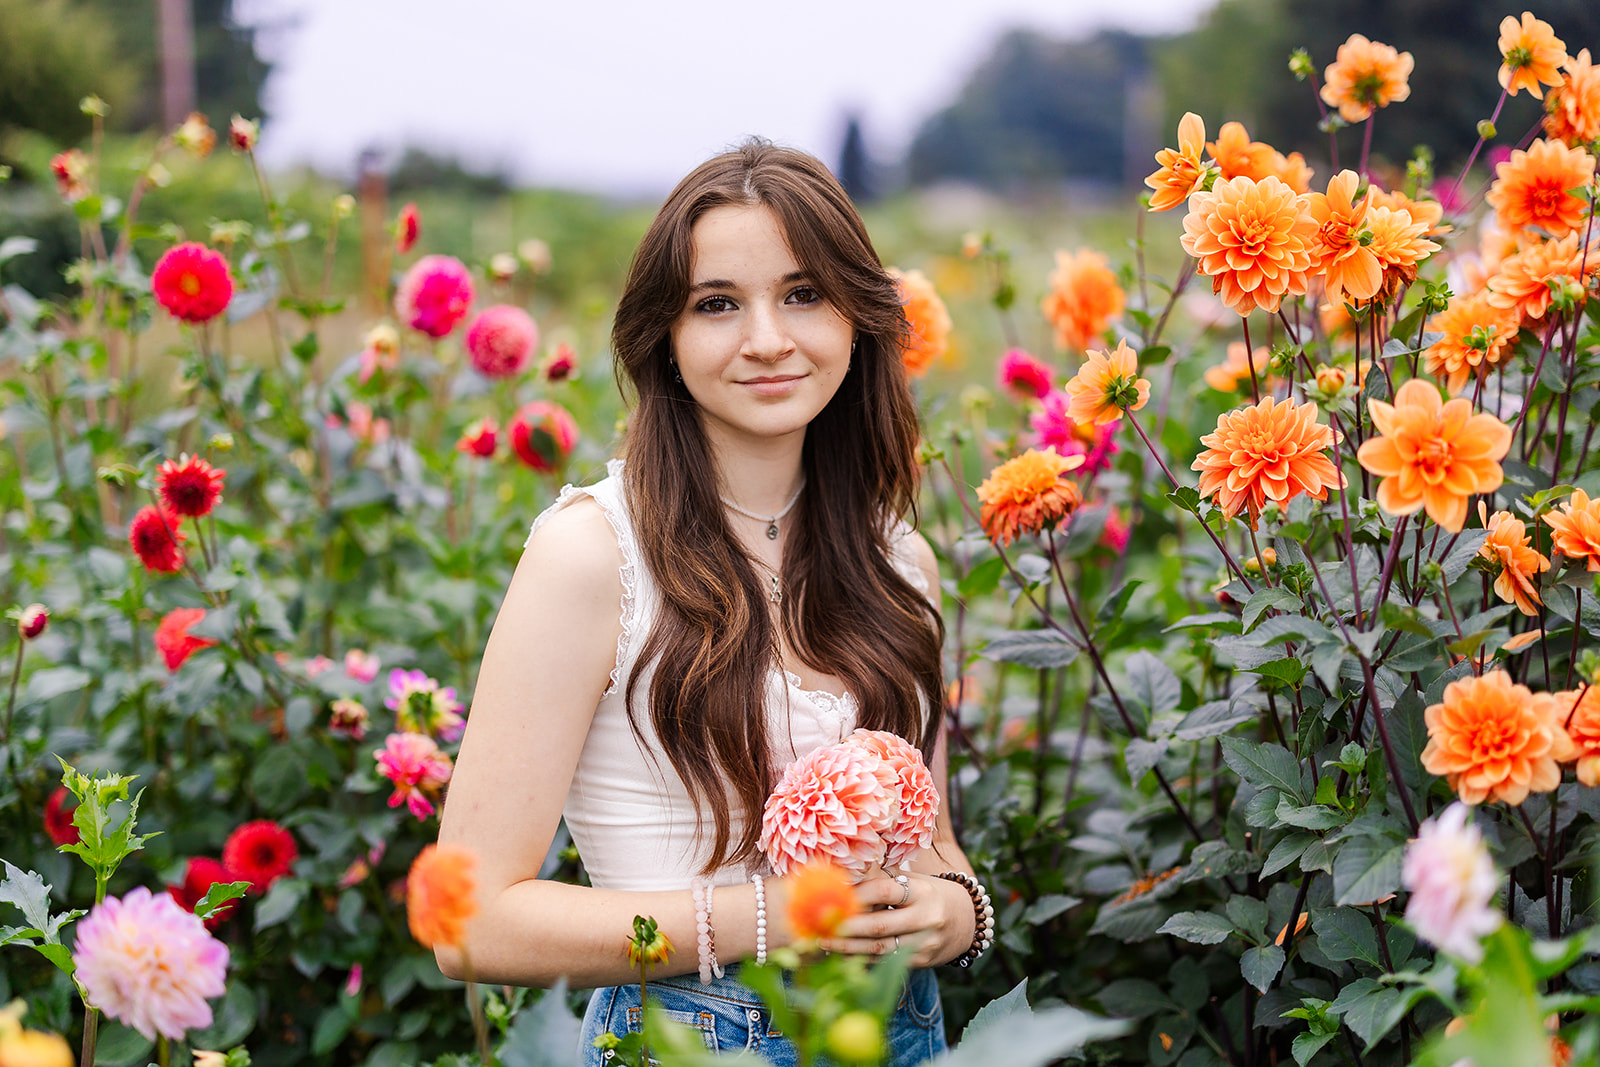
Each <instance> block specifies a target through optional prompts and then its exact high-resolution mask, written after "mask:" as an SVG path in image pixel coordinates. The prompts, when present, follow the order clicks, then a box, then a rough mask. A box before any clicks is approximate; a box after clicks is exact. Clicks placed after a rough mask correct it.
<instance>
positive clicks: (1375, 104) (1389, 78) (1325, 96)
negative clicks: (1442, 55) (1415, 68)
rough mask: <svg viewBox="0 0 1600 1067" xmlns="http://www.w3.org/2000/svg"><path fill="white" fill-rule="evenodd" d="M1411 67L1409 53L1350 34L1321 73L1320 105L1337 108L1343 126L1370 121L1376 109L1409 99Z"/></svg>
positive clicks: (1356, 34) (1411, 61)
mask: <svg viewBox="0 0 1600 1067" xmlns="http://www.w3.org/2000/svg"><path fill="white" fill-rule="evenodd" d="M1412 65H1413V60H1412V58H1411V53H1410V52H1397V51H1395V50H1394V49H1393V48H1392V47H1390V46H1389V45H1386V44H1382V43H1380V42H1378V41H1369V40H1367V39H1366V38H1365V37H1363V36H1361V34H1359V33H1352V34H1351V35H1350V37H1349V39H1348V40H1346V41H1345V43H1344V44H1342V45H1340V46H1339V53H1338V55H1337V56H1336V57H1335V58H1334V61H1333V62H1332V63H1330V64H1329V65H1328V68H1327V69H1326V70H1325V71H1323V72H1322V80H1323V85H1322V100H1323V103H1325V104H1327V105H1328V106H1330V107H1336V108H1338V109H1339V114H1340V115H1341V116H1342V117H1343V118H1344V120H1345V121H1346V122H1360V121H1362V120H1363V119H1368V118H1371V117H1372V112H1373V111H1374V110H1376V109H1377V108H1380V107H1388V106H1389V105H1390V104H1393V103H1398V102H1399V101H1401V100H1404V99H1405V98H1406V97H1408V96H1410V95H1411V86H1410V84H1409V82H1408V79H1409V78H1410V77H1411V68H1412Z"/></svg>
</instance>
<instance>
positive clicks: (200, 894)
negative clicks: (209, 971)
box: [167, 856, 238, 930]
mask: <svg viewBox="0 0 1600 1067" xmlns="http://www.w3.org/2000/svg"><path fill="white" fill-rule="evenodd" d="M236 880H238V879H234V878H231V877H229V875H228V869H227V868H226V867H224V866H223V865H222V863H221V861H219V860H214V859H212V858H211V857H210V856H193V857H191V858H190V860H189V865H188V866H187V867H185V868H184V871H183V882H182V884H181V885H169V886H168V887H167V892H168V893H170V894H171V895H172V899H173V900H176V901H177V902H178V904H179V905H180V906H181V907H182V908H183V910H184V911H194V909H195V905H197V904H199V903H200V901H202V900H203V899H205V895H206V894H207V893H208V892H210V891H211V887H212V886H214V885H216V884H217V883H218V882H232V881H236ZM233 909H234V905H232V904H224V905H223V906H222V907H221V908H220V909H219V910H218V911H217V913H216V914H215V915H213V916H211V918H209V919H207V920H206V921H205V923H206V929H208V930H215V929H216V928H217V927H219V926H221V925H222V920H223V919H226V918H227V917H228V916H229V915H231V914H233Z"/></svg>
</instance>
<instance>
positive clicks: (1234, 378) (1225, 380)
mask: <svg viewBox="0 0 1600 1067" xmlns="http://www.w3.org/2000/svg"><path fill="white" fill-rule="evenodd" d="M1271 362H1272V353H1271V352H1270V351H1268V350H1267V348H1266V347H1265V346H1263V347H1261V348H1258V349H1256V350H1255V351H1254V352H1252V353H1250V356H1249V358H1248V359H1246V358H1245V354H1244V342H1243V341H1230V342H1228V355H1227V358H1226V359H1224V360H1223V361H1222V362H1221V363H1219V364H1217V365H1216V366H1215V367H1207V368H1206V373H1205V379H1206V384H1207V385H1209V386H1211V388H1213V389H1215V390H1217V392H1219V393H1232V392H1236V391H1238V389H1239V386H1240V384H1241V383H1243V382H1247V381H1249V380H1250V372H1251V371H1252V370H1254V371H1255V376H1256V378H1257V379H1258V380H1262V381H1265V376H1266V373H1267V366H1268V365H1269V364H1270V363H1271ZM1268 387H1269V388H1270V385H1269V386H1268Z"/></svg>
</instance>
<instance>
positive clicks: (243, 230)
mask: <svg viewBox="0 0 1600 1067" xmlns="http://www.w3.org/2000/svg"><path fill="white" fill-rule="evenodd" d="M254 232H255V228H254V227H253V226H251V225H250V224H249V223H248V222H246V221H244V220H243V219H229V220H228V221H226V222H213V223H212V224H211V232H210V233H209V234H208V236H209V237H210V239H211V243H212V244H214V245H223V246H231V245H235V244H238V243H239V242H240V241H243V240H245V239H246V238H248V237H249V236H250V235H251V234H252V233H254Z"/></svg>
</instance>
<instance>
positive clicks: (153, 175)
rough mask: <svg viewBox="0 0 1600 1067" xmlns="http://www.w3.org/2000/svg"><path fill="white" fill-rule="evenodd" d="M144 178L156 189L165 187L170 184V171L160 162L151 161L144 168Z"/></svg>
mask: <svg viewBox="0 0 1600 1067" xmlns="http://www.w3.org/2000/svg"><path fill="white" fill-rule="evenodd" d="M144 180H145V181H147V182H149V183H150V184H151V185H153V186H155V187H156V188H157V189H165V188H166V187H167V186H169V185H171V184H172V172H171V171H170V170H168V169H167V168H166V167H165V166H163V165H162V164H160V163H152V164H150V166H149V167H148V168H146V169H145V172H144Z"/></svg>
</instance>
